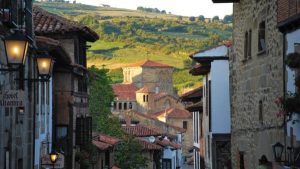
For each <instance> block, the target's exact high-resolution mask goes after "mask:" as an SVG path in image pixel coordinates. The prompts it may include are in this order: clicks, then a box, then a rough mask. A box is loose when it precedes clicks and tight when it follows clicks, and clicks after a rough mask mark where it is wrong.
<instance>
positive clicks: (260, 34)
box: [258, 21, 266, 52]
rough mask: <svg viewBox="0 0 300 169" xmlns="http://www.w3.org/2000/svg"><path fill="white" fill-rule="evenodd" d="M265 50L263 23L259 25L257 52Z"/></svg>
mask: <svg viewBox="0 0 300 169" xmlns="http://www.w3.org/2000/svg"><path fill="white" fill-rule="evenodd" d="M265 50H266V22H265V21H263V22H261V23H260V24H259V29H258V52H264V51H265Z"/></svg>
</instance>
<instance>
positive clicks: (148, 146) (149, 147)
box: [136, 138, 162, 150]
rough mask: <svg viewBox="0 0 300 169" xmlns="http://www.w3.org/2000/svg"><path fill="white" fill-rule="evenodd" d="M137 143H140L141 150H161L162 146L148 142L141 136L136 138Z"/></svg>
mask: <svg viewBox="0 0 300 169" xmlns="http://www.w3.org/2000/svg"><path fill="white" fill-rule="evenodd" d="M136 140H137V141H138V143H139V144H141V145H142V148H143V150H161V149H162V147H161V146H159V145H157V144H155V143H150V142H148V141H146V140H144V139H143V138H136Z"/></svg>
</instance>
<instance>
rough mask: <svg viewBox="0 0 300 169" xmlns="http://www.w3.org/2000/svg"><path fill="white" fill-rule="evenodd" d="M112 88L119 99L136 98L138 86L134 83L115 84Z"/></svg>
mask: <svg viewBox="0 0 300 169" xmlns="http://www.w3.org/2000/svg"><path fill="white" fill-rule="evenodd" d="M112 88H113V91H114V93H115V96H116V97H118V99H119V100H136V97H135V92H136V91H137V90H138V88H137V87H136V86H134V85H133V84H113V85H112Z"/></svg>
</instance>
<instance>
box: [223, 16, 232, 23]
mask: <svg viewBox="0 0 300 169" xmlns="http://www.w3.org/2000/svg"><path fill="white" fill-rule="evenodd" d="M223 22H224V23H232V15H225V16H224V19H223Z"/></svg>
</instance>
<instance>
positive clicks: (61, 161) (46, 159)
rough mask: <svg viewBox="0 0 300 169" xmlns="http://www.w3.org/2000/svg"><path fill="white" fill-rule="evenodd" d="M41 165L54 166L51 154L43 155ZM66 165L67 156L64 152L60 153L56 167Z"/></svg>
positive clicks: (45, 166)
mask: <svg viewBox="0 0 300 169" xmlns="http://www.w3.org/2000/svg"><path fill="white" fill-rule="evenodd" d="M41 165H42V167H44V168H53V163H52V162H51V160H50V156H49V154H46V155H43V156H42V157H41ZM64 166H65V157H64V155H63V154H60V153H58V158H57V161H56V162H55V164H54V168H64Z"/></svg>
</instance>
